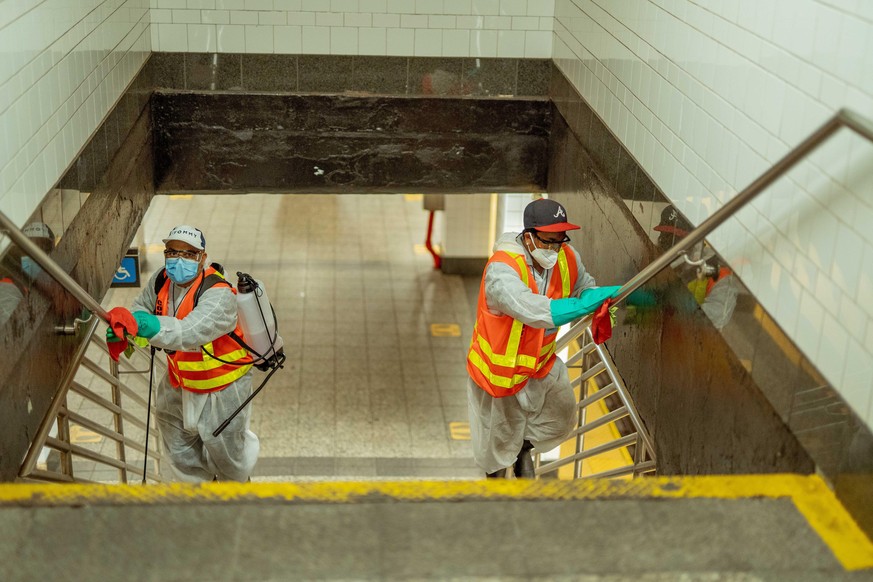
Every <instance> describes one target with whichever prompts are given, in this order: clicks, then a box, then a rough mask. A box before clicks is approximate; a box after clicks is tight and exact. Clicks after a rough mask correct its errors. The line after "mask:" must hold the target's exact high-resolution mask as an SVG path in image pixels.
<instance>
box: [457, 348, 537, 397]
mask: <svg viewBox="0 0 873 582" xmlns="http://www.w3.org/2000/svg"><path fill="white" fill-rule="evenodd" d="M468 359H469V360H470V363H472V364H473V365H474V366H476V368H478V369H479V371H480V372H482V374H483V375H484V376H485V379H487V380H488V382H490V383H491V385H492V386H499V387H501V388H512V387H513V386H515V385H516V384H521V383H522V382H524V381H526V380H528V377H527V376H522V375H521V374H516V375H514V376H513V377H512V378H508V377H506V376H499V375H497V374H494V373H492V372H491V369H490V368H489V367H488V364H487V363H486V362H485V360H483V359H482V357H481V356H480V355H479V354H478V353H476V352H474V351H471V352H470V355H469V356H468Z"/></svg>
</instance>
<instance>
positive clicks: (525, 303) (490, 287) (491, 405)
mask: <svg viewBox="0 0 873 582" xmlns="http://www.w3.org/2000/svg"><path fill="white" fill-rule="evenodd" d="M522 236H523V235H521V234H518V235H517V234H513V233H506V234H504V235H502V236H501V237H500V238H499V239H497V241H496V242H495V243H494V252H497V251H507V252H510V253H518V254H520V253H524V255H525V260H526V261H527V264H528V265H529V266H530V270H531V272H532V273H533V274H534V279H535V280H536V283H537V289H538V290H539V293H537V294H535V293H533V292H532V291H531V290H530V288H529V287H528V286H527V285H525V284H524V282H522V280H521V279H520V278H519V276H518V274H517V273H516V272H515V270H513V268H512V267H510V266H509V265H506V264H503V263H498V262H494V263H491V264H489V265H488V268H487V269H486V270H485V274H484V275H483V276H484V277H485V303H486V304H487V305H488V311H490V312H491V313H493V314H496V315H500V314H505V315H509V316H511V317H512V318H514V319H517V320H519V321H521V322H522V323H524V324H525V325H529V326H531V327H536V328H545V329H546V330H550V329H553V328H554V327H556V326H555V324H554V322H553V321H552V312H551V308H550V304H551V302H552V300H551V299H550V298H549V297H547V296H546V295H545V294H544V293H545V291H546V290H547V289H548V286H549V281H550V280H551V279H550V278H551V277H552V274H553V273H554V275H555V276H556V277H557V276H560V275H558V273H557V271H558V269H557V266H556V267H553V268H552V269H549V270H544V271H543V273H542V274H540V273H537V272H536V269H534V268H533V266H532V265H533V264H534V261H533V258H532V257H531V255H530V253H529V252H528V251H527V249H526V248H525V246H524V245H523V244H522V242H521V240H522V238H521V237H522ZM573 250H574V251H575V253H574V254H575V255H576V268H577V269H578V277H577V279H576V285H575V286H574V287H573V291H572V293H571V294H570V296H571V297H579V295H581V293H582V291H584V290H585V289H591V288H593V287H596V284H595V282H594V278H593V277H592V276H591V275H589V274H588V272H587V271H586V270H585V266H584V265H583V264H582V260H581V258H580V256H579V251H576V249H575V248H574V249H573ZM467 404H468V408H469V413H470V436H471V439H472V444H473V458H474V460H475V461H476V464H477V465H479V467H481V468H482V469H483V470H484V471H485V472H486V473H493V472H495V471H499V470H500V469H504V468H506V467H509V466H511V465H512V464H513V463H515V460H516V458H517V456H518V453H519V451H520V450H521V447H522V444H523V441H525V440H527V441H530V442H531V443H532V444H533V446H534V447H536V448H537V449H538V450H541V451H544V450H550V449H553V448H554V447H556V446H558V445H559V444H560V443H561V442H562V441H563V440H564V439H565V438H566V437H567V436H568V435H569V433H570V431H572V430H573V426H574V424H575V419H576V416H575V412H576V398H575V396H574V395H573V389H572V387H571V386H570V377H569V376H568V375H567V367H566V366H565V365H564V362H562V361H561V359H560V358H556V361H555V364H554V366H552V369H551V371H550V372H549V374H548V375H547V376H546V377H544V378H540V379H536V378H531V379H530V380H529V381H528V383H527V384H525V386H524V388H522V389H521V390H520V391H518V392H517V393H515V394H514V395H512V396H507V397H505V398H494V397H493V396H491V395H490V394H488V393H487V392H485V390H483V389H482V388H479V387H478V386H477V385H476V383H475V382H474V381H473V379H472V378H468V380H467Z"/></svg>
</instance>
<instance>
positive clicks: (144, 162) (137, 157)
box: [0, 85, 154, 481]
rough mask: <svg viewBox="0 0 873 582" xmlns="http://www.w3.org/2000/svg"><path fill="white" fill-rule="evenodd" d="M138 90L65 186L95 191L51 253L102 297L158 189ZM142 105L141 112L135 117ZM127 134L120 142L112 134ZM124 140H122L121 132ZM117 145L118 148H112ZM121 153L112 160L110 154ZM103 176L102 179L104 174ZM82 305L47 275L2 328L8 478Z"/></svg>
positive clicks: (72, 341)
mask: <svg viewBox="0 0 873 582" xmlns="http://www.w3.org/2000/svg"><path fill="white" fill-rule="evenodd" d="M139 89H140V86H139V85H136V86H134V87H132V88H131V90H130V91H129V92H128V94H126V95H125V97H123V98H122V100H121V101H120V102H119V104H118V105H117V106H116V108H115V110H114V111H113V112H112V114H110V116H109V117H108V118H107V120H106V122H104V124H103V125H102V126H101V128H100V129H99V130H98V131H97V132H96V133H95V134H94V135H93V136H92V138H91V140H90V142H89V144H88V145H87V146H86V147H85V148H84V150H83V152H82V154H81V155H80V157H79V159H78V160H77V161H76V162H75V163H74V164H73V165H72V166H71V168H70V169H69V171H68V172H67V173H66V174H65V176H64V177H63V178H62V179H61V182H60V184H59V186H60V187H63V188H64V189H68V190H78V191H82V192H87V193H88V195H87V197H86V199H85V201H84V203H83V204H82V205H81V208H79V209H78V212H77V213H76V214H75V217H74V218H73V219H72V220H71V221H70V223H69V225H68V226H67V227H66V229H65V230H64V231H63V233H60V232H58V233H55V234H56V235H57V234H62V236H61V238H60V241H59V242H58V244H57V246H56V247H55V248H54V250H53V251H52V252H51V256H52V258H53V259H54V260H55V261H56V262H57V263H58V264H59V265H60V266H61V267H62V268H63V269H65V270H66V271H67V272H68V273H70V275H71V276H72V277H73V278H74V279H75V280H76V281H78V282H79V284H80V285H82V286H83V287H84V288H85V289H86V291H88V292H89V293H90V294H91V296H92V297H95V298H96V299H98V300H99V299H100V298H101V297H103V295H104V294H105V293H106V290H107V289H108V287H109V282H110V281H111V279H112V276H113V275H114V273H115V270H116V268H117V266H118V260H119V257H121V256H122V255H123V254H124V252H125V251H126V250H127V248H128V245H129V243H130V241H131V240H132V238H133V235H134V232H135V231H136V228H137V227H138V226H139V223H140V222H141V220H142V217H143V215H144V214H145V210H146V208H148V205H149V202H150V201H151V198H152V196H153V194H154V176H153V167H154V161H153V153H152V132H151V123H150V112H149V108H148V105H147V104H148V102H147V101H145V100H143V98H142V95H141V94H140V93H139ZM137 104H141V108H140V110H139V115H137V117H136V118H134V121H133V122H132V123H130V122H129V120H130V117H128V116H129V115H130V114H131V113H133V112H134V108H135V107H136V105H137ZM122 134H123V135H124V137H123V138H122V139H120V141H118V143H117V145H116V144H114V143H112V142H108V141H107V140H106V139H105V138H106V136H109V135H118V136H121V135H122ZM116 139H117V140H118V139H119V138H116ZM110 149H113V150H114V151H112V152H110ZM110 153H113V154H114V155H113V156H112V161H111V162H109V161H108V160H107V158H108V157H109V155H110ZM98 176H99V178H98ZM16 250H17V249H10V251H9V252H7V253H6V255H5V256H4V263H3V266H4V268H5V269H6V270H7V272H9V271H11V272H17V270H18V269H17V256H18V254H16V253H15V251H16ZM81 310H82V308H81V305H79V304H78V302H77V301H76V300H75V299H74V298H72V297H71V296H69V295H68V294H67V293H66V292H65V291H64V290H63V289H62V288H61V287H60V286H59V285H58V284H57V283H55V282H54V280H53V279H51V278H50V277H48V276H47V275H42V276H40V277H38V278H37V279H35V280H34V282H33V283H32V284H30V288H29V291H28V292H27V293H26V295H25V298H24V299H23V300H22V301H21V302H20V303H19V305H18V307H17V308H16V309H15V311H14V312H13V313H12V315H11V317H10V319H9V320H8V321H7V322H6V325H4V326H3V327H2V328H0V399H2V401H3V402H4V406H2V407H0V443H2V447H3V448H2V454H0V481H11V480H14V479H15V477H16V476H17V473H18V469H19V465H20V463H21V461H22V459H23V457H24V454H25V452H26V451H27V448H28V445H29V443H30V442H31V439H32V438H33V435H34V433H35V432H36V430H37V428H38V427H39V424H40V423H41V421H42V419H43V417H44V416H45V413H46V411H47V410H48V408H49V405H50V404H51V401H52V399H53V397H54V396H55V390H57V388H58V383H59V381H60V379H61V378H62V377H63V375H64V373H65V372H66V370H67V368H68V367H69V365H70V363H71V359H72V356H73V354H74V352H75V351H76V348H77V346H78V345H79V344H80V343H81V342H82V340H83V338H82V337H79V336H63V335H58V334H56V333H55V330H54V327H55V326H56V325H64V324H69V323H71V322H72V320H73V318H74V317H76V316H78V315H80V314H81Z"/></svg>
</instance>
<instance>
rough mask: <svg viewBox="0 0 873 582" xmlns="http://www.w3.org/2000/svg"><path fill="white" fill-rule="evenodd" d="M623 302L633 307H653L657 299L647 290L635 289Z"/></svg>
mask: <svg viewBox="0 0 873 582" xmlns="http://www.w3.org/2000/svg"><path fill="white" fill-rule="evenodd" d="M625 302H626V303H627V304H628V305H633V306H634V307H654V306H655V305H657V304H658V299H657V297H655V294H654V293H652V292H651V291H649V290H648V289H637V290H636V291H634V292H633V293H631V294H630V295H628V296H627V299H625Z"/></svg>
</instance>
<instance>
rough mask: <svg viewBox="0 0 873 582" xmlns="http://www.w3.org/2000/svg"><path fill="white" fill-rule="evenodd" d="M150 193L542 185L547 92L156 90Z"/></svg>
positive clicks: (476, 188)
mask: <svg viewBox="0 0 873 582" xmlns="http://www.w3.org/2000/svg"><path fill="white" fill-rule="evenodd" d="M152 106H153V112H154V119H155V146H156V162H157V168H156V177H157V180H158V189H159V190H161V191H168V192H179V191H200V192H204V191H216V192H217V191H222V192H228V191H232V192H251V191H256V192H270V191H279V192H286V193H287V192H332V193H338V192H339V193H341V192H353V193H362V192H505V191H519V190H521V191H541V190H543V189H544V188H545V185H546V170H547V150H548V133H549V125H550V122H551V107H550V105H549V103H548V101H546V100H545V99H488V98H481V99H480V98H472V97H465V98H450V97H394V96H351V95H288V94H285V95H271V94H249V93H245V94H236V93H224V92H222V93H218V92H216V93H199V92H198V93H190V92H178V91H163V90H162V91H157V92H156V93H155V95H154V97H153V105H152Z"/></svg>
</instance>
